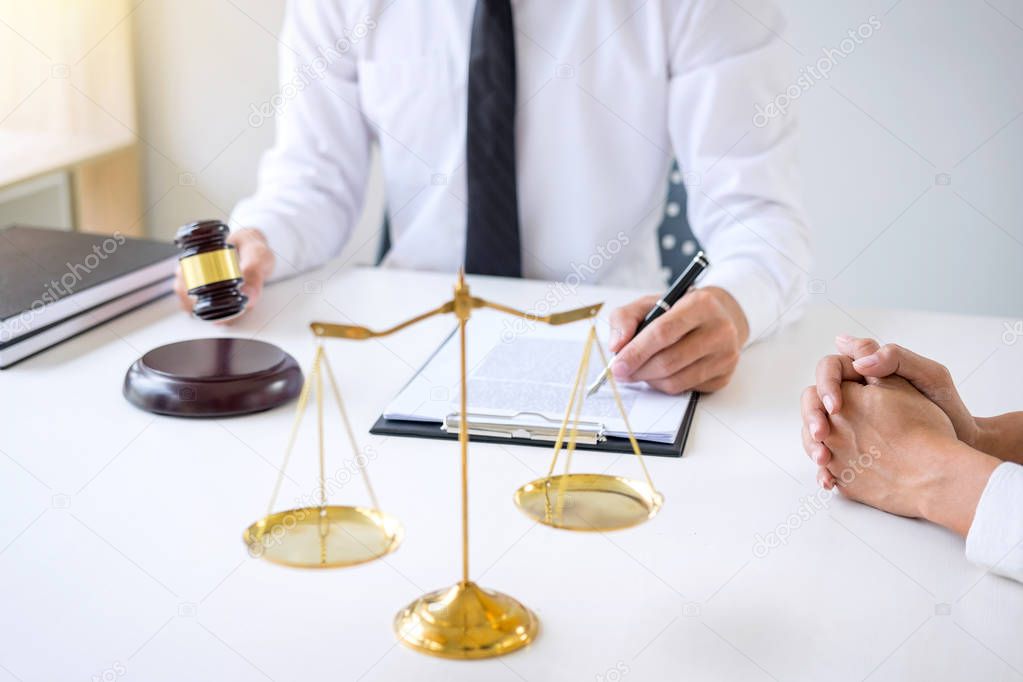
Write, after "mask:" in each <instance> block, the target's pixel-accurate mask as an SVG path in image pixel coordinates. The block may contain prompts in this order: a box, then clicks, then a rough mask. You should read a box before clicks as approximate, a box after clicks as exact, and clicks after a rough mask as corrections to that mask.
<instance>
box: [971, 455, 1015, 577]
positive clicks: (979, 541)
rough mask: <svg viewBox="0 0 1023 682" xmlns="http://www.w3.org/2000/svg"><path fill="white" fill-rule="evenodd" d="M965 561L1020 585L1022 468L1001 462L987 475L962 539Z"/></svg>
mask: <svg viewBox="0 0 1023 682" xmlns="http://www.w3.org/2000/svg"><path fill="white" fill-rule="evenodd" d="M966 558H967V559H969V560H970V561H972V562H973V563H975V564H979V565H981V566H984V567H985V568H988V569H990V570H991V572H992V573H996V574H998V575H1003V576H1005V577H1007V578H1012V579H1013V580H1018V581H1020V582H1023V466H1020V465H1018V464H1013V463H1012V462H1003V463H1001V464H999V465H998V467H997V468H996V469H995V470H994V471H993V472H991V478H989V479H988V482H987V485H986V486H985V487H984V492H983V493H982V494H981V496H980V501H979V502H978V503H977V511H976V512H975V513H974V515H973V524H972V525H971V526H970V532H969V533H967V535H966Z"/></svg>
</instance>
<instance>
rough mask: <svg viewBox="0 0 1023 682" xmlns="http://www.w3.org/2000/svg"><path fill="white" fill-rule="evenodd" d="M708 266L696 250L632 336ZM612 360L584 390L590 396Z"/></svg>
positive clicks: (684, 290) (706, 261) (701, 252)
mask: <svg viewBox="0 0 1023 682" xmlns="http://www.w3.org/2000/svg"><path fill="white" fill-rule="evenodd" d="M709 266H710V261H708V260H707V256H706V255H704V253H703V251H698V252H697V253H696V255H695V256H693V260H692V262H690V263H689V265H687V266H686V269H685V270H683V271H682V274H681V275H679V276H678V279H676V280H675V282H674V283H673V284H672V285H671V288H669V289H668V293H666V294H665V295H664V296H663V297H661V298H660V299H658V301H657V303H654V307H653V308H651V309H650V312H648V313H647V314H646V317H644V318H643V321H642V322H640V323H639V327H637V328H636V333H635V334H633V335H632V338H636V337H637V336H639V334H640V332H642V331H643V330H644V329H646V328H647V326H649V325H650V323H651V322H653V321H654V320H656V319H657V318H658V317H660V316H661V315H663V314H664V313H666V312H668V311H669V310H670V309H671V306H673V305H675V303H677V302H678V300H679V299H680V298H682V297H683V296H685V294H686V292H687V291H689V289H690V288H691V287H692V286H693V283H694V282H695V281H696V278H697V277H699V276H700V275H701V274H702V273H703V271H704V270H706V269H707V268H708V267H709ZM613 362H614V358H611V362H609V363H607V367H605V368H604V371H603V372H601V373H600V376H599V377H597V379H596V381H594V382H593V383H592V384H590V387H589V388H588V389H587V390H586V395H587V396H591V395H593V394H594V393H596V392H597V391H599V390H600V387H601V386H603V385H604V382H605V381H607V376H608V374H610V373H611V364H612V363H613Z"/></svg>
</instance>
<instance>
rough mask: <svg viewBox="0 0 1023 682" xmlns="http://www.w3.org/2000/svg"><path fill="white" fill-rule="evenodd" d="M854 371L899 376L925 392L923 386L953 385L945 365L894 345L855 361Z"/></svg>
mask: <svg viewBox="0 0 1023 682" xmlns="http://www.w3.org/2000/svg"><path fill="white" fill-rule="evenodd" d="M853 368H854V369H855V370H856V371H857V372H858V373H859V374H862V375H863V376H871V377H886V376H888V375H890V374H898V375H899V376H901V377H902V378H904V379H906V380H907V381H909V382H910V383H911V384H913V385H914V386H916V387H917V388H918V389H920V390H923V389H922V388H921V386H937V385H948V384H951V383H952V379H951V376H950V374H949V372H948V369H946V368H945V366H944V365H942V364H940V363H937V362H935V361H934V360H931V359H929V358H925V357H923V356H922V355H917V354H916V353H914V352H913V351H911V350H908V349H906V348H903V347H902V346H899V345H898V344H894V343H886V344H885V345H884V346H881V347H880V348H877V349H875V351H874V352H872V353H869V354H867V355H863V356H860V357H858V358H856V359H855V360H854V361H853ZM924 392H926V391H924Z"/></svg>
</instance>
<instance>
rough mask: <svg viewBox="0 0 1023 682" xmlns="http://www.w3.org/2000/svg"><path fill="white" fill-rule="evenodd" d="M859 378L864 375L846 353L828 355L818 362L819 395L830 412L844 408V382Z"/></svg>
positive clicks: (817, 381)
mask: <svg viewBox="0 0 1023 682" xmlns="http://www.w3.org/2000/svg"><path fill="white" fill-rule="evenodd" d="M859 380H862V377H861V376H860V375H859V374H858V373H857V372H856V370H855V369H853V365H852V360H850V359H849V358H848V357H846V356H845V355H827V356H825V357H824V358H822V359H821V360H820V362H818V363H817V372H816V384H817V395H819V396H820V399H821V404H822V405H824V409H825V410H827V412H828V414H836V413H837V412H838V411H839V410H840V409H841V408H842V382H843V381H859Z"/></svg>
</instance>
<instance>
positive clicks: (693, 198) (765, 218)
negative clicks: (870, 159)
mask: <svg viewBox="0 0 1023 682" xmlns="http://www.w3.org/2000/svg"><path fill="white" fill-rule="evenodd" d="M753 11H754V12H756V16H755V17H754V16H752V15H751V14H750V13H748V12H747V11H746V10H744V9H743V8H742V7H740V6H739V4H738V3H736V2H731V1H729V0H704V1H702V2H691V3H682V4H681V9H679V10H678V11H677V12H676V15H675V17H674V20H673V21H671V22H670V23H669V28H668V31H669V35H668V46H669V65H668V68H669V78H670V85H669V99H668V117H669V133H670V135H671V140H672V145H673V147H674V152H675V154H676V157H677V159H678V162H679V165H680V166H681V168H682V170H683V178H684V179H685V181H686V190H687V193H688V199H689V201H688V206H687V210H688V217H689V223H690V225H691V226H692V229H693V233H694V234H695V235H696V237H697V238H698V239H699V240H700V242H701V244H702V245H703V247H704V249H705V250H706V251H707V255H708V257H709V258H710V260H711V263H712V266H711V268H710V269H709V270H708V271H707V274H706V275H705V276H704V279H703V282H702V284H703V286H718V287H721V288H722V289H724V290H726V291H728V292H729V293H730V294H731V295H732V296H733V297H734V298H735V299H736V301H738V303H739V305H740V306H741V307H742V309H743V311H744V312H745V313H746V318H747V321H748V322H749V327H750V338H749V342H750V343H752V342H754V341H756V340H758V339H760V338H763V337H764V336H767V335H768V334H769V333H771V332H772V331H773V330H774V329H776V328H777V327H778V326H779V325H778V324H776V323H779V322H781V321H783V320H785V319H788V318H790V317H795V316H796V315H798V314H799V312H800V310H801V303H802V302H803V301H804V300H805V295H804V294H805V291H806V283H807V278H808V274H807V273H808V270H809V268H810V248H809V238H808V230H807V226H806V220H805V218H804V215H803V208H802V205H801V200H800V188H799V178H798V167H797V162H796V133H797V121H796V112H795V103H796V101H795V100H796V99H798V97H796V98H792V97H789V100H790V101H789V107H787V108H786V113H784V115H777V116H775V117H773V118H770V117H768V116H766V115H764V114H762V113H761V114H759V115H758V112H762V111H763V108H764V106H765V105H766V104H767V103H770V102H774V101H775V99H776V98H778V97H779V96H780V95H785V93H790V92H791V90H790V87H792V86H794V85H795V84H794V83H792V82H789V81H788V80H787V79H789V78H791V77H792V76H791V75H790V70H789V69H788V68H787V62H788V59H789V57H790V55H789V54H788V51H789V50H791V48H790V47H789V46H788V45H787V44H786V43H785V42H784V41H783V40H782V39H781V37H780V34H781V31H782V28H783V22H782V19H781V15H780V13H779V12H778V10H777V8H776V7H775V6H774V3H773V2H758V3H756V9H755V10H753ZM758 107H759V108H758ZM770 110H771V111H776V107H773V108H771V109H770Z"/></svg>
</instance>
